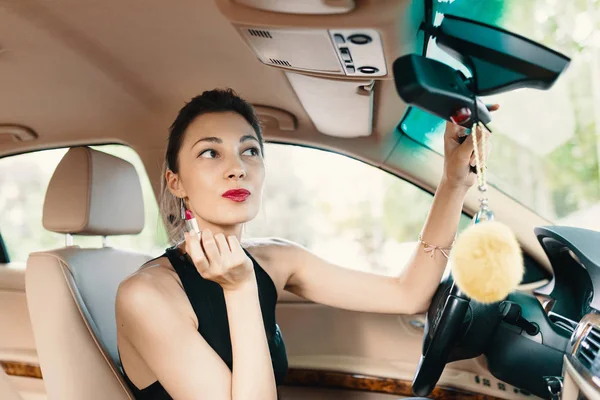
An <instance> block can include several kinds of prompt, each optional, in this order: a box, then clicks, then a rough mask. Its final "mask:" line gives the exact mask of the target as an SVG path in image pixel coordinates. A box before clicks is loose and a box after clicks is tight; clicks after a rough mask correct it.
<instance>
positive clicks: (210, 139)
mask: <svg viewBox="0 0 600 400" xmlns="http://www.w3.org/2000/svg"><path fill="white" fill-rule="evenodd" d="M200 142H211V143H223V141H222V140H221V139H219V138H218V137H215V136H210V137H203V138H200V139H198V140H197V141H196V143H194V144H193V145H192V147H194V146H195V145H197V144H198V143H200Z"/></svg>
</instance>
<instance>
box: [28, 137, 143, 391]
mask: <svg viewBox="0 0 600 400" xmlns="http://www.w3.org/2000/svg"><path fill="white" fill-rule="evenodd" d="M43 225H44V227H45V228H46V229H48V230H50V231H53V232H58V233H64V234H74V235H100V236H108V235H129V234H137V233H139V232H140V231H141V230H142V228H143V226H144V204H143V198H142V191H141V186H140V182H139V178H138V175H137V173H136V171H135V169H134V167H133V166H132V165H131V164H130V163H128V162H126V161H124V160H122V159H119V158H117V157H113V156H111V155H108V154H105V153H102V152H99V151H95V150H92V149H90V148H87V147H77V148H72V149H70V150H69V151H68V152H67V153H66V154H65V156H64V158H63V159H62V160H61V162H60V164H59V165H58V167H57V168H56V171H55V172H54V175H53V176H52V179H51V181H50V185H49V187H48V191H47V193H46V199H45V202H44V214H43ZM68 237H70V236H68ZM99 242H100V240H99ZM149 259H150V257H149V256H147V255H143V254H138V253H133V252H128V251H122V250H117V249H114V248H110V247H103V248H93V249H92V248H90V249H88V248H85V249H84V248H80V247H78V246H67V247H65V248H61V249H57V250H52V251H43V252H38V253H32V254H31V255H30V256H29V259H28V261H27V270H26V293H27V302H28V307H29V312H30V316H31V322H32V327H33V332H34V337H35V343H36V347H37V351H38V355H39V360H40V366H41V369H42V374H43V376H44V382H45V385H46V389H47V392H48V399H50V400H55V399H56V400H82V399H86V400H96V399H98V400H100V399H102V400H105V399H111V400H118V399H133V396H132V395H131V394H130V392H129V390H128V389H127V387H126V385H125V383H124V381H123V379H122V377H121V366H120V364H119V361H118V353H117V336H116V324H115V312H114V308H115V296H116V292H117V288H118V285H119V283H120V282H121V281H122V280H123V279H124V278H125V277H126V276H127V275H129V274H131V273H132V272H133V271H135V270H136V269H137V268H139V267H140V266H141V265H142V264H144V263H145V262H146V261H148V260H149Z"/></svg>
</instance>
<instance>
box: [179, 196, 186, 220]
mask: <svg viewBox="0 0 600 400" xmlns="http://www.w3.org/2000/svg"><path fill="white" fill-rule="evenodd" d="M179 208H180V210H181V220H182V221H185V201H184V200H183V197H180V198H179Z"/></svg>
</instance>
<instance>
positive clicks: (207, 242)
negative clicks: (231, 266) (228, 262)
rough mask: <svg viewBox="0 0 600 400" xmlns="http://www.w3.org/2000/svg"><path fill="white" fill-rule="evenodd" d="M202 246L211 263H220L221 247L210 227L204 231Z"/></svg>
mask: <svg viewBox="0 0 600 400" xmlns="http://www.w3.org/2000/svg"><path fill="white" fill-rule="evenodd" d="M202 248H203V249H204V254H206V257H207V258H208V262H209V263H210V264H211V265H212V264H219V263H220V262H221V256H220V252H219V248H218V247H217V242H216V241H215V237H214V235H213V233H212V232H211V230H210V229H206V230H204V231H202Z"/></svg>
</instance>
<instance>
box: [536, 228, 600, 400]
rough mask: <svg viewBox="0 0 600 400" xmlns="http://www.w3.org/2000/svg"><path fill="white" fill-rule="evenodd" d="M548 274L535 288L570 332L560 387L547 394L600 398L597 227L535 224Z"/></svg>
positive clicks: (555, 319) (576, 399) (575, 398)
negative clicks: (548, 278) (543, 283)
mask: <svg viewBox="0 0 600 400" xmlns="http://www.w3.org/2000/svg"><path fill="white" fill-rule="evenodd" d="M535 233H536V235H537V238H538V240H539V242H540V244H541V245H542V247H543V248H544V251H545V252H546V254H547V255H548V258H549V259H550V262H551V265H552V269H553V273H554V274H553V275H554V276H553V278H552V280H551V281H550V282H549V283H548V284H547V285H546V286H544V287H542V288H540V289H538V290H536V291H535V294H536V295H538V296H540V295H541V296H544V297H546V298H547V299H549V300H548V302H547V303H546V304H545V306H544V309H545V310H546V312H547V316H548V319H549V320H550V321H551V322H553V323H554V324H555V325H556V326H559V327H561V329H564V330H565V331H566V332H569V333H570V338H569V340H568V343H567V345H566V347H565V351H564V356H563V366H562V372H563V374H562V379H560V387H559V388H558V387H555V388H551V387H550V385H549V387H548V390H549V392H552V390H554V392H555V393H556V394H555V395H551V396H550V397H551V398H556V399H558V398H562V399H564V400H579V399H600V354H599V353H600V232H595V231H590V230H585V229H580V228H573V227H563V226H552V227H538V228H536V229H535Z"/></svg>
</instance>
